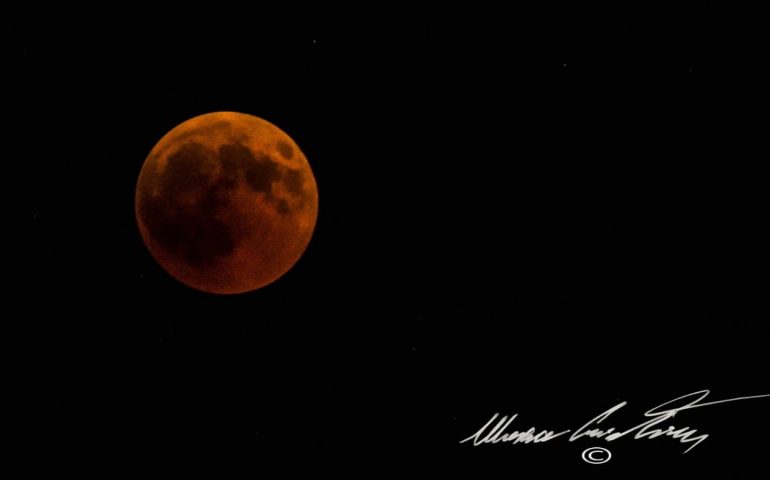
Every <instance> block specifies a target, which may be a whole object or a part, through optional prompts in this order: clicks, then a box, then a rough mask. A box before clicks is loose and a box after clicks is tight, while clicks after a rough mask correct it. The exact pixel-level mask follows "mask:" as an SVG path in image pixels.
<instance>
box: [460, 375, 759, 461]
mask: <svg viewBox="0 0 770 480" xmlns="http://www.w3.org/2000/svg"><path fill="white" fill-rule="evenodd" d="M710 393H711V392H710V391H709V390H700V391H697V392H693V393H688V394H687V395H682V396H681V397H677V398H675V399H673V400H669V401H667V402H665V403H662V404H660V405H658V406H657V407H654V408H651V409H650V410H647V412H645V414H644V416H645V417H646V418H647V420H646V421H644V422H642V423H640V424H638V425H636V426H633V427H631V428H628V429H626V430H619V429H617V428H615V427H611V428H604V425H603V422H604V421H605V420H607V418H609V417H610V416H611V415H612V414H613V413H615V412H617V411H618V410H620V409H621V408H623V407H625V406H626V405H627V404H628V402H620V403H618V404H617V405H615V406H614V407H612V408H610V409H608V410H606V411H604V412H602V413H600V414H599V415H597V416H595V417H594V418H592V419H591V420H589V421H588V422H587V423H586V424H584V425H583V426H582V427H580V428H578V429H576V430H562V431H559V432H557V431H555V430H538V429H536V428H534V427H532V428H530V429H529V430H525V431H509V430H508V427H509V426H510V425H511V424H512V423H513V421H514V420H516V418H518V416H519V415H518V413H517V414H514V415H511V416H510V417H509V416H507V415H504V416H502V417H501V416H500V414H499V413H496V414H494V415H493V416H492V418H491V419H489V421H488V422H487V423H486V424H485V425H484V426H483V427H481V428H480V429H479V431H477V432H476V433H474V434H473V435H471V436H470V437H468V438H466V439H463V440H461V441H460V443H466V442H473V446H479V445H484V444H488V443H511V444H517V443H545V442H548V441H550V440H553V439H555V438H559V437H564V436H565V435H567V434H570V433H571V435H570V436H569V437H568V438H569V441H570V442H574V441H575V440H578V439H581V438H595V439H603V440H606V441H608V442H612V441H615V440H617V439H619V438H623V437H626V436H630V435H633V438H634V439H635V440H638V439H641V438H648V439H652V438H659V437H668V438H672V439H674V440H679V442H680V443H683V444H692V445H690V447H689V448H688V449H687V450H685V451H684V453H687V452H689V451H690V450H692V449H693V448H695V447H697V446H698V445H699V444H700V443H701V442H703V441H704V440H706V439H707V438H708V437H709V436H708V434H706V433H699V432H698V431H697V430H696V429H694V428H690V427H677V426H674V425H661V424H662V423H664V422H666V421H668V420H670V419H672V418H674V416H676V414H677V413H680V412H683V411H685V410H692V409H693V408H700V407H708V406H710V405H718V404H721V403H730V402H737V401H738V400H750V399H755V398H768V397H770V394H767V395H753V396H750V397H736V398H728V399H726V400H717V401H713V402H703V400H704V399H705V398H706V397H708V396H709V394H710ZM600 425H601V427H602V428H599V426H600Z"/></svg>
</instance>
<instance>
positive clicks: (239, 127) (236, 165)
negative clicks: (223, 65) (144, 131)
mask: <svg viewBox="0 0 770 480" xmlns="http://www.w3.org/2000/svg"><path fill="white" fill-rule="evenodd" d="M135 207H136V220H137V224H138V226H139V231H140V233H141V236H142V239H143V240H144V243H145V245H147V248H148V250H149V251H150V254H151V255H152V256H153V257H154V258H155V260H157V262H158V263H159V264H160V265H161V266H162V267H163V268H164V269H165V270H166V271H167V272H168V273H169V274H171V276H172V277H174V278H176V279H177V280H179V281H180V282H182V283H184V284H185V285H188V286H190V287H193V288H195V289H198V290H202V291H204V292H209V293H216V294H235V293H243V292H248V291H252V290H256V289H258V288H261V287H264V286H265V285H267V284H269V283H272V282H274V281H275V280H277V279H278V278H280V277H281V276H282V275H284V274H285V273H286V272H287V271H289V270H290V269H291V268H292V266H294V264H295V263H296V262H297V261H298V260H299V258H300V257H301V256H302V254H303V253H304V251H305V249H306V248H307V245H308V243H309V242H310V238H311V236H312V235H313V230H314V228H315V223H316V217H317V215H318V189H317V187H316V182H315V177H314V176H313V172H312V171H311V169H310V164H309V163H308V161H307V158H305V155H304V154H303V153H302V151H301V150H300V149H299V147H298V146H297V144H296V143H295V142H294V140H292V139H291V138H290V137H289V136H288V135H287V134H286V133H284V132H283V131H282V130H280V129H279V128H278V127H276V126H275V125H273V124H272V123H270V122H267V121H265V120H262V119H261V118H258V117H255V116H252V115H246V114H243V113H235V112H216V113H208V114H205V115H200V116H198V117H194V118H191V119H190V120H187V121H185V122H183V123H181V124H180V125H178V126H177V127H175V128H174V129H173V130H171V131H170V132H168V133H167V134H166V135H165V136H164V137H163V138H161V139H160V141H159V142H158V143H157V144H156V145H155V147H154V148H153V149H152V151H151V152H150V154H149V155H148V156H147V159H146V160H145V161H144V165H143V166H142V170H141V172H140V174H139V180H138V182H137V185H136V204H135Z"/></svg>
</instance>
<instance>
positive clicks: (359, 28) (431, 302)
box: [7, 4, 770, 478]
mask: <svg viewBox="0 0 770 480" xmlns="http://www.w3.org/2000/svg"><path fill="white" fill-rule="evenodd" d="M224 10H225V9H221V10H220V9H217V11H215V12H214V11H206V12H199V13H202V14H201V15H187V14H183V13H182V12H174V13H173V14H172V15H168V16H156V15H152V16H147V14H146V13H137V12H121V11H114V12H113V11H110V12H107V11H99V12H93V11H88V12H86V11H83V12H73V11H71V10H67V11H66V12H52V13H51V14H50V15H51V16H50V18H49V20H52V21H49V22H41V21H39V19H37V17H35V16H34V15H33V14H32V13H30V12H28V13H27V14H26V16H25V15H22V16H19V17H18V18H16V19H15V20H14V22H12V27H11V31H12V34H13V35H12V36H13V38H14V40H15V42H14V43H13V44H12V47H13V49H14V50H13V55H12V57H11V58H12V60H11V64H10V68H9V71H12V74H11V76H10V79H11V81H12V86H11V88H10V90H9V92H10V95H9V97H11V98H10V101H11V105H12V112H13V115H14V118H16V119H18V122H17V125H21V126H22V128H21V130H20V131H18V132H16V131H14V130H11V131H12V132H13V133H14V137H15V138H14V139H13V140H14V141H15V142H17V143H18V144H19V145H20V146H21V147H22V148H21V149H20V151H21V152H22V154H21V156H20V157H18V163H19V164H21V167H22V172H21V175H20V177H13V178H12V179H9V180H7V181H8V182H9V183H11V184H12V185H11V188H20V190H21V192H22V193H20V194H19V195H16V196H15V197H14V198H16V199H17V200H18V201H19V203H20V205H19V206H18V207H15V208H17V209H18V210H19V211H20V212H21V215H22V216H23V218H22V219H21V220H22V225H23V227H22V228H23V231H24V232H25V235H24V236H22V241H23V243H24V245H23V247H25V250H22V251H25V252H27V253H25V254H24V255H23V258H22V263H23V266H24V268H23V272H24V273H23V276H22V277H21V280H20V285H21V286H22V287H23V292H22V295H21V296H20V297H19V298H20V299H22V301H23V302H24V305H25V307H24V309H23V310H22V312H23V314H22V316H23V322H24V323H25V326H29V330H28V333H26V334H25V337H24V338H25V340H26V341H25V342H23V343H22V345H24V353H23V354H22V355H21V356H20V359H21V360H20V365H21V366H22V367H23V368H22V369H21V371H22V372H24V373H23V376H26V377H27V378H30V379H32V380H31V385H30V387H31V388H29V389H26V390H25V391H27V392H29V394H30V401H29V402H28V403H29V405H30V406H31V408H32V414H31V416H30V420H31V423H30V424H31V425H34V427H30V429H31V431H32V437H33V438H34V440H33V442H32V443H30V444H29V448H28V457H27V458H26V459H25V460H27V461H29V462H30V465H31V466H32V467H33V468H34V469H43V468H54V469H63V468H65V466H67V467H69V466H77V468H93V469H96V470H98V471H101V472H105V473H107V472H124V471H127V470H135V471H137V472H148V471H150V469H153V470H152V471H157V470H156V469H158V468H164V469H165V468H169V469H171V470H176V469H190V468H192V469H199V468H202V467H204V466H213V467H215V468H217V469H219V470H220V473H221V475H225V473H224V472H225V471H229V470H232V471H238V472H241V473H246V474H257V475H259V474H263V475H270V474H269V473H268V472H272V471H273V469H274V468H280V469H283V470H284V474H288V473H304V474H308V473H336V474H339V475H343V476H346V477H348V476H350V477H353V476H362V475H363V476H368V475H372V474H375V473H390V474H400V475H404V474H427V475H431V476H433V475H442V474H453V475H454V474H458V473H459V474H466V475H485V474H495V475H514V474H517V473H518V474H521V473H522V472H524V473H533V472H540V473H544V474H548V475H550V474H553V472H561V473H565V472H576V473H579V474H581V475H582V474H595V475H599V474H609V475H610V476H612V477H615V476H617V475H628V474H629V472H637V473H638V472H640V471H646V470H647V469H649V470H650V472H654V473H655V474H656V475H657V476H659V477H662V478H666V477H668V476H669V475H671V476H673V474H674V473H672V472H677V473H681V472H689V473H691V474H693V475H694V474H697V473H701V472H709V473H711V474H716V473H718V474H720V475H723V476H727V477H723V478H756V473H757V472H758V471H761V465H762V462H761V461H760V458H759V455H760V453H762V452H765V451H766V448H767V440H766V439H764V438H762V437H761V435H760V433H759V430H761V429H767V428H768V423H767V415H766V413H765V412H766V405H763V402H764V400H755V401H749V402H745V403H740V404H738V403H736V404H727V405H721V406H714V407H710V408H708V409H703V410H698V411H693V412H687V413H684V414H681V415H680V416H677V418H676V419H675V420H674V421H671V422H670V423H672V424H676V425H681V426H685V425H688V426H692V427H693V428H697V429H698V430H699V431H704V432H707V433H709V434H710V435H711V437H710V438H709V439H708V440H707V441H706V442H704V443H703V444H701V445H700V446H698V447H696V448H695V449H694V450H693V451H691V452H690V453H688V454H687V455H684V456H683V455H682V454H681V452H683V451H684V449H685V448H684V446H683V445H680V444H679V443H678V442H676V441H674V440H670V439H657V440H638V441H634V440H627V439H623V440H619V441H617V442H613V443H611V444H608V445H604V444H603V443H600V442H592V441H589V440H581V441H578V442H575V443H568V442H563V441H558V440H557V441H554V442H552V443H548V444H543V445H515V446H512V445H495V446H484V447H478V448H473V447H471V446H470V445H468V444H464V445H460V444H459V443H458V442H459V441H460V440H461V439H463V438H465V437H467V436H469V435H471V434H472V433H474V432H475V431H476V430H477V429H478V428H479V427H480V426H481V425H483V423H485V422H486V420H487V419H488V418H489V417H490V416H491V415H492V414H493V413H496V412H500V413H503V414H513V413H518V414H519V418H518V419H517V421H516V424H515V426H516V427H519V428H521V429H526V428H529V427H530V426H535V427H537V428H547V429H553V430H563V429H567V428H572V429H574V428H577V427H578V426H580V425H582V424H583V423H585V422H586V421H588V420H589V419H590V418H592V417H593V416H595V415H597V414H599V413H600V412H602V411H604V410H606V409H607V408H609V407H611V406H613V405H615V404H616V403H618V402H619V401H621V400H627V401H629V405H628V407H626V409H624V411H623V412H622V413H618V414H617V419H616V420H615V423H616V424H617V425H618V426H625V425H627V426H629V427H630V426H632V425H635V424H636V423H638V422H640V421H641V419H642V413H643V412H644V411H646V410H647V409H649V408H652V407H653V406H655V405H657V404H660V403H662V402H664V401H666V400H670V399H673V398H675V397H677V396H679V395H683V394H685V393H689V392H692V391H696V390H700V389H711V390H712V392H713V393H712V399H722V398H730V397H737V396H742V395H756V394H760V393H770V389H768V382H767V380H766V378H765V373H766V372H765V368H764V365H765V364H766V359H765V357H766V350H767V340H768V328H767V323H766V322H767V315H766V313H767V309H766V302H765V297H766V284H767V282H766V272H767V266H768V262H767V244H768V242H767V240H768V238H767V234H766V231H765V226H766V223H767V222H766V218H767V209H766V207H765V206H764V205H763V204H762V202H761V201H760V197H761V195H762V194H763V192H764V189H765V188H766V185H765V184H766V181H764V179H765V178H766V176H760V174H759V172H760V171H761V168H760V166H761V163H762V160H763V159H764V157H765V155H766V154H764V153H763V152H764V150H765V148H764V146H763V145H762V137H761V133H764V131H763V130H762V131H760V122H757V121H756V112H758V111H761V102H760V100H759V98H758V96H757V91H758V89H757V88H756V86H754V85H753V84H752V81H753V77H752V75H751V74H750V73H749V72H747V71H745V70H744V68H743V67H744V66H745V63H746V62H744V60H743V59H742V58H740V57H739V56H737V55H736V52H735V50H733V49H730V48H728V47H726V46H725V40H727V39H728V38H730V39H732V38H734V37H733V32H735V29H736V28H737V27H735V26H734V25H733V24H731V23H730V20H729V19H728V18H726V17H725V12H722V11H720V9H718V8H717V7H715V6H710V5H709V4H704V5H700V6H693V7H690V8H683V9H681V10H678V11H668V12H647V11H642V10H633V9H628V10H624V11H620V10H615V11H602V12H601V14H599V12H598V11H596V12H591V11H582V10H575V9H573V10H562V9H557V8H555V7H554V9H553V11H551V12H547V13H546V14H545V15H542V14H538V15H534V14H532V13H530V12H526V13H525V12H518V13H516V12H491V11H490V12H484V13H479V12H469V11H466V10H464V9H456V10H455V11H446V10H442V11H433V12H428V13H425V14H422V13H420V14H417V13H415V12H412V13H411V14H410V15H406V14H404V13H402V12H399V13H394V12H383V11H380V12H362V11H344V12H343V11H340V12H328V11H326V12H320V11H319V12H305V11H300V10H296V11H293V12H288V13H287V12H284V13H282V14H280V15H278V14H273V13H267V12H265V14H264V15H255V14H250V13H248V10H247V9H244V10H238V9H235V8H233V9H231V10H227V11H224ZM65 13H66V15H67V16H68V17H67V20H64V19H63V18H64V17H63V16H62V17H61V18H62V20H60V21H53V20H56V19H57V14H61V15H64V14H65ZM91 15H95V17H94V18H96V19H97V20H86V18H87V17H89V16H91ZM324 15H325V16H324ZM327 17H329V18H330V19H329V20H327V19H326V18H327ZM69 18H72V20H69ZM148 18H153V19H154V20H148ZM220 110H232V111H240V112H244V113H250V114H254V115H257V116H260V117H262V118H265V119H267V120H269V121H271V122H273V123H275V124H276V125H278V126H279V127H281V128H282V129H283V130H285V131H286V132H288V133H289V134H290V135H291V136H292V137H293V138H294V139H295V141H296V142H297V143H298V144H299V145H300V146H301V148H302V149H303V151H304V152H305V154H306V156H307V157H308V159H309V161H310V163H311V166H312V168H313V170H314V172H315V175H316V180H317V182H318V186H319V197H320V210H319V218H318V224H317V228H316V232H315V235H314V238H313V240H312V242H311V244H310V247H309V249H308V250H307V252H306V254H305V256H304V257H303V258H302V259H301V261H300V262H299V263H298V264H297V265H296V267H295V268H294V269H293V270H292V271H290V272H289V273H288V274H287V275H286V276H285V277H283V278H282V279H281V280H280V281H278V282H276V283H275V284H272V285H270V286H268V287H266V288H264V289H262V290H259V291H256V292H253V293H250V294H245V295H240V296H211V295H207V294H203V293H200V292H197V291H194V290H191V289H189V288H187V287H184V286H182V285H180V284H178V283H177V282H175V281H174V280H173V279H172V278H171V277H169V276H168V275H167V274H166V273H165V272H164V271H163V270H162V269H161V268H160V267H159V266H158V265H157V264H156V263H155V262H154V260H153V259H152V258H151V256H150V255H149V253H148V252H147V250H146V248H145V247H144V245H143V243H142V240H141V238H140V237H139V234H138V230H137V228H136V224H135V218H134V188H135V184H136V179H137V176H138V173H139V170H140V168H141V166H142V162H143V161H144V159H145V157H146V155H147V154H148V152H149V151H150V149H151V148H152V147H153V145H154V144H155V143H156V142H157V141H158V140H159V139H160V138H161V137H162V136H163V135H164V134H165V133H166V132H167V131H168V130H170V129H171V128H173V127H174V126H176V125H177V124H179V123H181V122H182V121H184V120H186V119H188V118H190V117H192V116H195V115H198V114H202V113H207V112H211V111H220ZM16 178H18V180H16ZM13 191H15V190H13ZM765 403H766V402H765ZM637 420H638V421H637ZM613 425H615V424H613ZM593 445H604V446H607V447H608V448H610V449H611V450H612V452H613V455H614V456H613V460H612V461H611V462H610V463H608V464H606V465H602V466H590V465H587V464H585V463H583V461H582V460H580V452H582V451H583V449H584V448H586V447H589V446H593ZM729 475H732V476H729Z"/></svg>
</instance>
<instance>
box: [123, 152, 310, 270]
mask: <svg viewBox="0 0 770 480" xmlns="http://www.w3.org/2000/svg"><path fill="white" fill-rule="evenodd" d="M282 154H283V153H282ZM217 165H221V171H220V172H218V171H217V170H218V169H217ZM240 180H243V181H244V182H245V183H246V185H248V186H249V188H251V189H252V190H253V191H254V192H257V193H263V194H265V196H264V199H265V200H266V201H268V202H270V203H272V204H273V205H274V207H275V209H276V211H277V212H278V213H279V214H281V215H287V214H288V213H290V211H291V208H290V205H289V203H288V202H287V201H286V200H285V199H279V198H276V197H275V195H273V193H272V188H273V184H275V183H276V182H280V181H283V184H284V185H285V186H286V188H287V190H288V191H289V192H290V193H291V194H292V195H294V196H297V197H301V193H302V186H303V177H302V174H301V173H300V172H298V171H296V170H292V169H288V168H286V167H283V166H281V165H280V164H278V163H277V162H276V161H275V160H273V159H272V158H271V157H270V156H269V155H267V154H266V153H263V152H258V153H257V154H255V153H254V152H252V150H251V149H249V148H248V147H246V146H245V145H243V144H240V143H229V144H225V145H222V146H221V147H219V149H218V151H216V150H213V149H211V148H209V147H207V146H205V145H201V144H198V143H185V144H183V145H181V146H180V147H179V148H178V150H176V151H174V152H172V153H170V154H169V156H168V160H167V164H166V168H165V170H164V171H163V172H162V174H161V175H160V178H159V179H157V183H156V184H157V186H158V187H159V188H158V189H157V193H156V195H151V189H145V190H144V191H142V192H141V193H140V195H142V198H141V200H142V201H141V203H140V210H139V212H138V213H139V215H140V218H141V220H142V221H143V222H144V224H145V226H146V228H147V230H148V232H149V234H150V237H151V238H152V239H153V240H154V241H155V242H156V243H157V244H158V246H159V247H161V248H162V249H163V250H164V251H165V252H168V253H171V254H174V255H177V256H179V258H181V259H182V260H183V261H184V262H186V264H187V265H189V266H191V267H193V268H196V269H200V270H205V269H207V268H210V267H213V266H215V265H216V264H217V262H219V261H220V260H222V259H223V258H226V257H228V256H229V255H231V254H232V253H233V252H234V250H235V247H236V245H237V243H238V238H237V235H240V234H241V233H237V232H235V231H234V230H233V228H232V227H231V226H229V225H228V224H227V223H225V222H224V221H222V220H220V219H222V218H227V217H228V216H229V212H231V211H233V210H234V205H233V199H232V197H233V192H234V190H235V189H236V188H237V185H238V183H239V181H240ZM301 205H304V202H301Z"/></svg>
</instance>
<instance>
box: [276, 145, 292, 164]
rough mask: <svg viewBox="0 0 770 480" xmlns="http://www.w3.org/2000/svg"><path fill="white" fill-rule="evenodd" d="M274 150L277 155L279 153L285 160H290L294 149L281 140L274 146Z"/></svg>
mask: <svg viewBox="0 0 770 480" xmlns="http://www.w3.org/2000/svg"><path fill="white" fill-rule="evenodd" d="M275 148H276V149H278V153H280V154H281V156H282V157H283V158H285V159H286V160H291V157H293V156H294V149H293V148H291V145H289V144H288V143H286V142H284V141H283V140H279V141H278V143H277V144H276V145H275Z"/></svg>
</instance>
